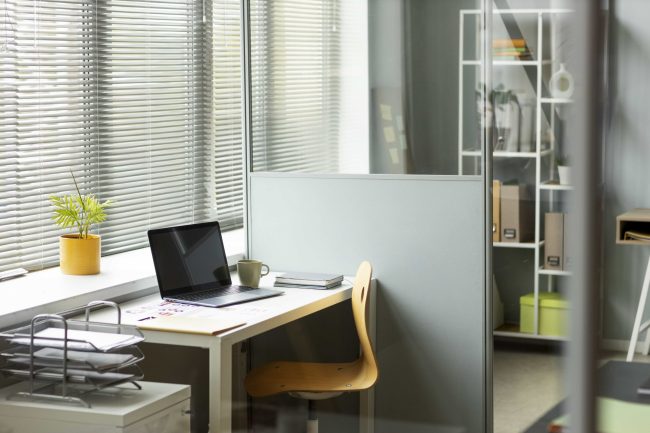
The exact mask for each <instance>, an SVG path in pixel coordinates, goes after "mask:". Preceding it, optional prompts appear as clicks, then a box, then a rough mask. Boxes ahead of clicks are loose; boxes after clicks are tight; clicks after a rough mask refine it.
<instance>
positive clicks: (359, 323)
mask: <svg viewBox="0 0 650 433" xmlns="http://www.w3.org/2000/svg"><path fill="white" fill-rule="evenodd" d="M371 279H372V265H370V263H369V262H365V261H364V262H362V263H361V264H360V265H359V268H358V269H357V275H356V277H355V279H354V287H353V288H352V314H353V316H354V323H355V325H356V327H357V334H358V335H359V344H360V345H361V359H360V362H361V363H363V368H364V370H365V381H366V385H367V387H370V386H372V385H374V383H375V382H376V380H377V377H378V376H379V370H378V368H377V359H376V358H375V352H374V350H373V348H372V341H370V335H369V333H368V325H367V323H366V318H367V317H368V305H369V304H368V299H369V298H370V288H371V286H370V281H371Z"/></svg>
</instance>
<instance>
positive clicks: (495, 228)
mask: <svg viewBox="0 0 650 433" xmlns="http://www.w3.org/2000/svg"><path fill="white" fill-rule="evenodd" d="M492 242H501V181H500V180H493V181H492Z"/></svg>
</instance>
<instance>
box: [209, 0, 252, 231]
mask: <svg viewBox="0 0 650 433" xmlns="http://www.w3.org/2000/svg"><path fill="white" fill-rule="evenodd" d="M205 8H206V14H207V15H208V22H209V23H211V25H209V26H208V28H207V37H206V40H208V41H209V43H210V45H211V49H210V52H211V53H212V55H211V56H206V59H207V61H208V62H209V65H208V66H207V68H206V70H207V71H210V72H211V73H212V78H211V83H212V85H211V86H210V87H209V88H208V91H209V92H208V99H207V101H208V103H209V105H210V107H211V110H207V111H206V112H207V113H208V114H209V125H210V127H209V128H208V133H209V135H210V136H209V138H208V141H209V142H211V143H213V147H212V148H211V150H212V152H213V153H214V156H213V161H214V169H213V172H212V186H213V187H214V195H215V196H216V206H217V215H218V219H219V221H220V225H221V228H222V230H224V229H230V228H237V227H242V225H243V209H244V194H243V191H244V166H243V161H244V155H243V151H244V146H243V144H242V127H243V123H242V67H241V1H240V0H219V1H214V2H206V3H205Z"/></svg>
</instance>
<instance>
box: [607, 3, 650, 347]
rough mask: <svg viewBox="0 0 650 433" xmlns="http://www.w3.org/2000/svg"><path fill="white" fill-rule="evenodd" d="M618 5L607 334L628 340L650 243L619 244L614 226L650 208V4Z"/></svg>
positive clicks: (609, 153) (614, 37)
mask: <svg viewBox="0 0 650 433" xmlns="http://www.w3.org/2000/svg"><path fill="white" fill-rule="evenodd" d="M613 6H614V8H613V20H612V34H611V36H612V37H611V39H610V41H611V54H612V55H613V58H612V61H613V62H614V63H613V64H612V69H611V72H612V75H611V77H610V86H611V91H612V99H611V100H610V107H611V110H612V118H611V125H610V130H609V134H608V138H607V144H606V149H605V215H604V219H603V236H604V242H603V245H604V267H605V272H604V290H603V295H604V298H603V337H604V338H605V339H620V340H626V339H629V338H630V335H631V333H632V322H633V321H634V315H635V314H636V306H637V302H638V300H639V294H640V292H641V284H642V283H643V275H644V272H645V267H646V265H647V260H648V256H649V255H650V248H646V247H636V246H619V245H616V244H615V243H614V240H615V235H614V227H615V219H616V215H618V214H621V213H623V212H625V211H627V210H630V209H632V208H635V207H650V188H648V185H649V184H650V169H649V168H648V167H649V163H650V145H649V144H648V110H649V109H650V102H648V101H650V82H648V79H647V77H648V74H649V73H650V27H649V26H648V16H650V3H649V2H648V1H646V0H617V1H616V2H615V3H614V4H613ZM595 294H596V290H595V289H594V295H595Z"/></svg>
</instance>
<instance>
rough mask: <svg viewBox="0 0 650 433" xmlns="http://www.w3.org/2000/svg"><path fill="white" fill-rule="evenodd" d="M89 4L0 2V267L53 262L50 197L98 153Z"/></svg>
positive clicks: (85, 172)
mask: <svg viewBox="0 0 650 433" xmlns="http://www.w3.org/2000/svg"><path fill="white" fill-rule="evenodd" d="M94 14H95V8H94V5H93V4H90V3H85V2H81V1H75V0H70V1H65V0H61V1H56V2H55V1H13V0H6V1H5V0H3V1H2V2H0V23H1V24H0V26H1V28H2V33H1V34H2V41H1V42H0V44H1V45H0V62H1V66H0V68H1V69H0V70H1V71H2V72H1V75H0V100H1V101H2V103H1V104H0V128H1V129H0V152H1V158H0V182H1V183H2V186H1V188H2V189H1V191H2V192H1V195H0V269H6V268H11V267H17V266H25V267H28V268H34V267H37V266H40V264H41V263H44V262H45V263H48V262H53V261H56V260H57V255H58V249H57V247H58V239H57V235H58V234H59V233H58V231H57V230H56V228H55V226H54V224H53V223H52V222H51V221H49V217H50V215H51V211H50V208H49V205H48V202H47V199H48V196H49V195H50V194H53V193H58V192H61V191H65V190H68V191H69V190H70V187H71V186H72V184H71V179H70V172H69V169H70V168H71V167H73V168H75V172H76V174H77V177H78V179H79V182H80V185H81V186H82V187H87V186H88V182H89V181H90V175H89V173H91V172H92V170H93V163H94V162H93V159H92V158H91V156H92V155H93V153H94V152H96V150H97V149H96V133H97V131H96V125H95V121H94V110H93V109H92V108H91V107H92V106H93V104H94V100H95V75H96V68H95V62H93V61H92V56H91V54H92V52H93V50H94V47H95V44H94V34H95V27H94V23H93V19H92V17H93V16H94Z"/></svg>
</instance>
